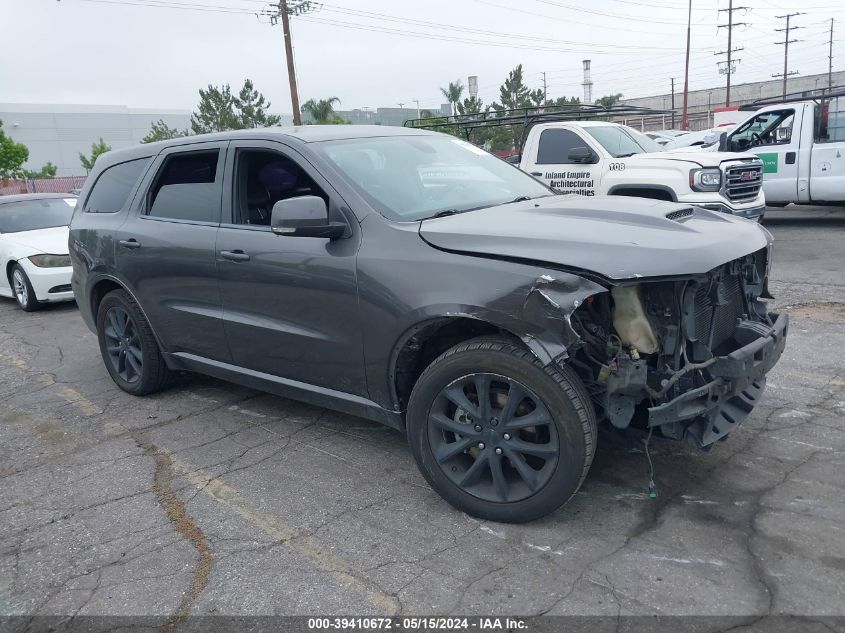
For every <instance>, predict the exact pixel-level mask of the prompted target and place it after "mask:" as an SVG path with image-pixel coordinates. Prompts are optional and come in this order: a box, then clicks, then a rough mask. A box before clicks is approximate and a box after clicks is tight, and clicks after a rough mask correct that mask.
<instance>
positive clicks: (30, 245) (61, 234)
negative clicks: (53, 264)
mask: <svg viewBox="0 0 845 633" xmlns="http://www.w3.org/2000/svg"><path fill="white" fill-rule="evenodd" d="M3 237H4V238H5V239H6V241H7V243H9V244H14V245H16V246H18V247H21V248H25V249H29V250H31V251H34V252H33V253H31V254H33V255H35V254H38V253H47V254H50V255H67V254H68V247H67V242H68V227H66V226H57V227H54V228H51V229H38V230H37V231H21V232H20V233H6V234H5V235H4V236H3ZM22 256H23V255H22Z"/></svg>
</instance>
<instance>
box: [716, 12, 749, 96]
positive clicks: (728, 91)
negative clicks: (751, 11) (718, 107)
mask: <svg viewBox="0 0 845 633" xmlns="http://www.w3.org/2000/svg"><path fill="white" fill-rule="evenodd" d="M747 10H748V7H735V6H734V1H733V0H728V8H727V9H719V13H722V12H723V11H725V12H727V14H728V23H727V24H720V25H718V28H720V29H724V28H727V29H728V50H726V51H722V52H720V53H716V55H725V54H727V56H728V60H727V62H719V63H720V64H721V63H724V64H725V68H724V74H725V75H727V76H728V83H727V87H726V88H725V106H726V107H727V106H729V105H731V74H733V72H734V70H736V69H735V68H734V65H733V64H734V61H736V62H737V63H739V62H741V61H742V60H741V59H737V60H733V59H732V56H733V54H734V53H736V52H737V51H741V50H742V48H741V47H740V48H733V30H734V28H735V27H737V26H749V24H748V23H746V22H734V11H747ZM719 72H722V70H721V69H720V70H719Z"/></svg>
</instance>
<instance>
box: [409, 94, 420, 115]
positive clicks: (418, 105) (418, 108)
mask: <svg viewBox="0 0 845 633" xmlns="http://www.w3.org/2000/svg"><path fill="white" fill-rule="evenodd" d="M411 101H413V102H414V103H416V104H417V118H418V119H419V118H421V117H420V100H419V99H411Z"/></svg>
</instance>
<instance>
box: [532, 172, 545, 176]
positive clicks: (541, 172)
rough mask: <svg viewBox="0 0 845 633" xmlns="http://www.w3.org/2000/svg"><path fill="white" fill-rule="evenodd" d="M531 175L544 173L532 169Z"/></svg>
mask: <svg viewBox="0 0 845 633" xmlns="http://www.w3.org/2000/svg"><path fill="white" fill-rule="evenodd" d="M531 175H532V176H542V175H543V172H541V171H532V172H531Z"/></svg>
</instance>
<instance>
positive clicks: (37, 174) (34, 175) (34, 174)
mask: <svg viewBox="0 0 845 633" xmlns="http://www.w3.org/2000/svg"><path fill="white" fill-rule="evenodd" d="M57 171H58V168H57V167H56V166H55V165H54V164H53V163H51V162H49V161H47V164H46V165H44V167H42V168H41V169H39V170H38V171H30V170H28V169H25V170H24V172H23V177H24V178H31V179H33V180H37V179H39V178H55V177H56V172H57Z"/></svg>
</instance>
